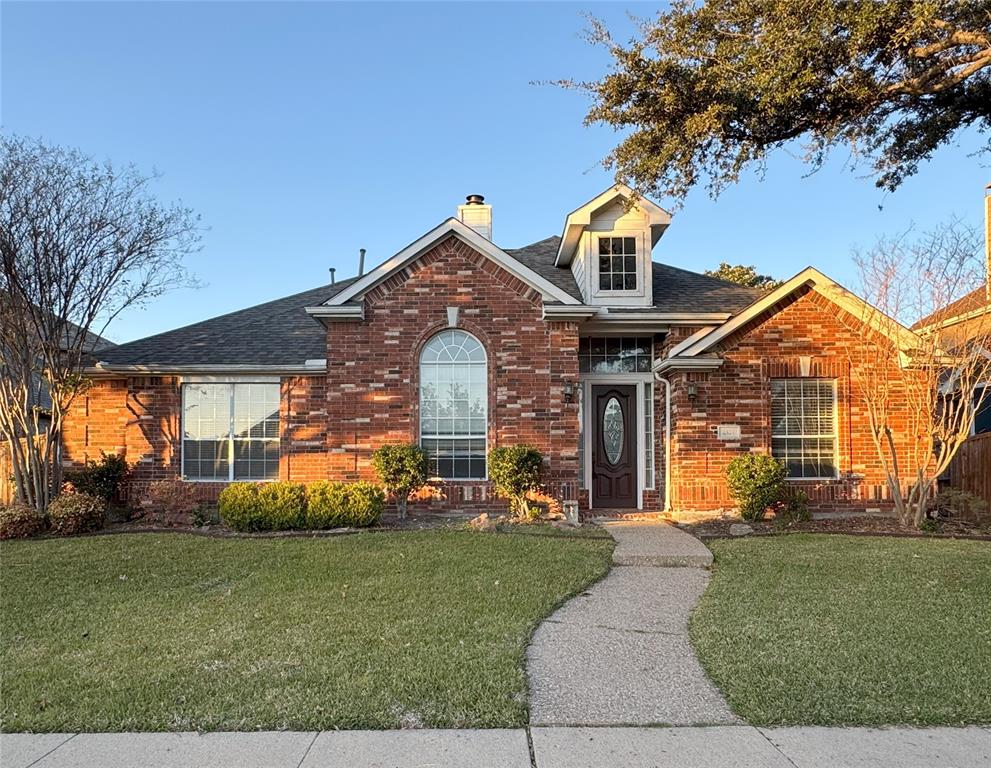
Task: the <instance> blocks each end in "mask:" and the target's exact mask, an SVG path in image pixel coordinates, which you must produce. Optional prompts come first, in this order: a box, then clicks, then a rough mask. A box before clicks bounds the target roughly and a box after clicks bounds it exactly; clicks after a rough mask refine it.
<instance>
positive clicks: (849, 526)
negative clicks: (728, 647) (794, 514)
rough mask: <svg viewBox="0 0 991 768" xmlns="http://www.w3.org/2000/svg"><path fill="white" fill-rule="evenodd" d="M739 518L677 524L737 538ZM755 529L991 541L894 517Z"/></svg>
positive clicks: (980, 529) (768, 523) (961, 525)
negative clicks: (923, 528)
mask: <svg viewBox="0 0 991 768" xmlns="http://www.w3.org/2000/svg"><path fill="white" fill-rule="evenodd" d="M742 522H743V521H742V520H740V519H739V518H719V519H717V520H700V521H698V522H691V523H688V522H685V523H676V525H677V526H678V527H679V528H681V529H682V530H684V531H687V532H688V533H690V534H692V535H693V536H697V537H698V538H700V539H703V540H704V539H723V538H734V537H733V536H732V534H731V533H730V526H731V525H739V524H740V523H742ZM747 525H749V526H750V527H751V528H753V533H752V534H750V535H752V536H774V535H778V534H787V533H839V534H845V535H848V536H905V537H912V538H932V539H940V538H943V539H979V540H984V541H991V530H989V528H988V526H987V525H984V526H980V525H977V524H975V523H971V522H968V521H965V520H946V521H943V523H942V525H941V528H940V531H939V532H938V533H926V532H923V531H916V530H912V529H910V528H905V527H903V526H902V525H901V524H900V523H899V522H898V520H896V519H895V518H893V517H849V518H842V519H827V520H807V521H804V522H797V523H788V524H784V523H775V522H774V521H773V520H763V521H761V522H753V523H747Z"/></svg>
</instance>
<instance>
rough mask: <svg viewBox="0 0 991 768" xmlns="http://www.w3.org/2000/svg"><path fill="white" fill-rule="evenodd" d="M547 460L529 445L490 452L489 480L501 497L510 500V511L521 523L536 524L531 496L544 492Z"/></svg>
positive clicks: (506, 447) (507, 447)
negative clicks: (530, 501)
mask: <svg viewBox="0 0 991 768" xmlns="http://www.w3.org/2000/svg"><path fill="white" fill-rule="evenodd" d="M543 464H544V457H543V456H542V455H541V453H540V451H538V450H537V449H536V448H534V447H532V446H529V445H511V446H505V447H502V448H493V449H492V450H491V451H489V480H491V481H492V487H493V489H494V490H495V492H496V494H497V495H498V496H501V497H502V498H504V499H509V511H510V513H511V514H512V515H513V517H515V518H517V519H520V520H532V519H533V518H534V517H535V516H536V513H537V512H539V510H538V509H537V508H534V509H533V510H531V508H530V505H529V503H528V501H527V494H528V493H531V492H532V491H536V490H537V489H538V488H540V475H541V471H542V469H543Z"/></svg>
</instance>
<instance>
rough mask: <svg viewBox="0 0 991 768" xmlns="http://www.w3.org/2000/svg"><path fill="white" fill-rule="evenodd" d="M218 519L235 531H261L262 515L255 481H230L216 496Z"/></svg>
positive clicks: (263, 528) (262, 527)
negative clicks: (218, 510)
mask: <svg viewBox="0 0 991 768" xmlns="http://www.w3.org/2000/svg"><path fill="white" fill-rule="evenodd" d="M217 505H218V507H219V508H220V519H221V520H223V521H224V525H226V526H227V527H228V528H231V529H233V530H235V531H262V530H265V527H264V515H263V514H262V509H261V503H260V502H259V500H258V485H257V484H255V483H231V484H230V485H228V486H227V487H226V488H224V490H222V491H221V492H220V496H219V497H218V498H217Z"/></svg>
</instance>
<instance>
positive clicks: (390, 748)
mask: <svg viewBox="0 0 991 768" xmlns="http://www.w3.org/2000/svg"><path fill="white" fill-rule="evenodd" d="M528 742H529V743H528ZM531 745H532V750H531ZM989 764H991V730H989V729H987V728H976V727H972V728H931V729H912V728H892V729H885V730H877V729H868V728H768V729H764V728H752V727H750V726H740V725H738V726H717V727H710V728H533V729H531V730H529V731H527V730H523V729H517V730H484V731H468V730H462V731H439V730H420V731H329V732H328V731H324V732H320V733H312V732H311V733H292V732H288V733H287V732H260V733H207V734H196V733H81V734H77V735H73V734H22V733H7V734H0V765H2V766H3V768H428V767H429V768H466V767H467V766H471V768H676V767H677V768H819V767H820V766H829V767H830V768H886V767H887V766H919V767H920V768H921V767H922V766H925V768H979V767H980V768H985V767H986V766H987V765H989Z"/></svg>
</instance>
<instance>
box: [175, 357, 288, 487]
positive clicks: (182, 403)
mask: <svg viewBox="0 0 991 768" xmlns="http://www.w3.org/2000/svg"><path fill="white" fill-rule="evenodd" d="M198 384H227V385H230V387H231V389H230V398H229V402H230V421H229V426H228V429H227V452H228V453H227V455H228V462H227V479H224V478H208V477H187V476H186V387H187V386H196V385H198ZM238 384H270V385H275V386H278V387H279V434H278V435H277V436H276V437H274V438H271V437H268V438H257V439H258V440H259V441H260V442H274V443H277V444H278V446H279V464H280V467H281V463H282V381H281V379H280V378H279V377H278V376H259V377H255V378H251V379H241V378H232V377H223V376H203V377H197V378H186V379H181V380H180V381H179V475H180V477H181V478H182V481H183V482H184V483H233V482H246V483H274V482H277V481H278V480H279V478H278V477H274V478H258V479H255V478H241V479H239V480H235V479H234V442H235V440H234V386H236V385H238ZM192 442H196V441H192Z"/></svg>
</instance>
